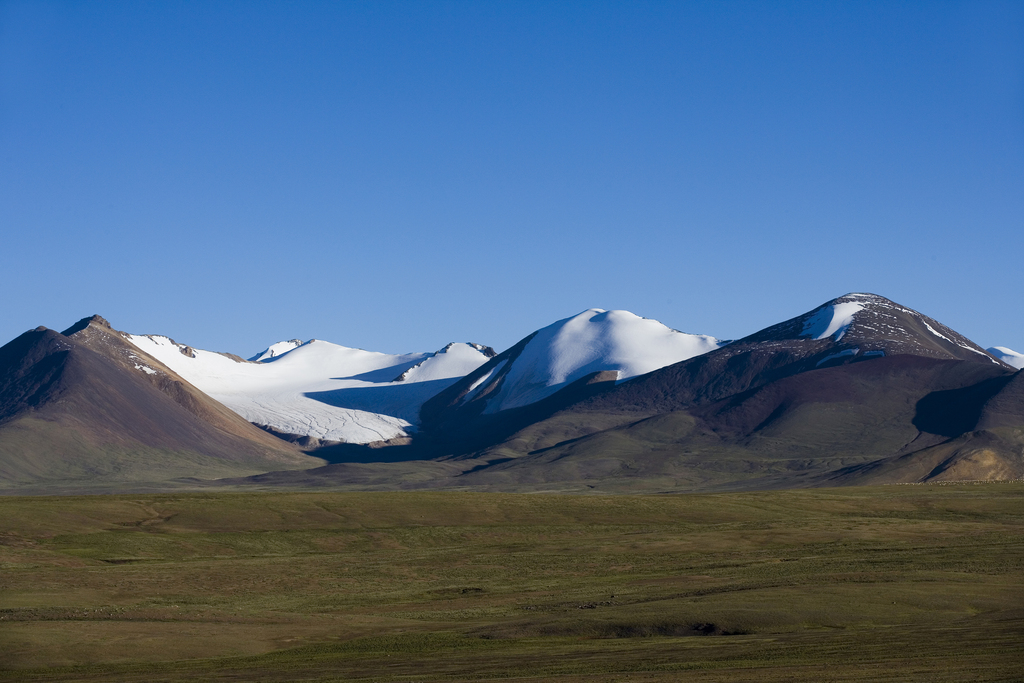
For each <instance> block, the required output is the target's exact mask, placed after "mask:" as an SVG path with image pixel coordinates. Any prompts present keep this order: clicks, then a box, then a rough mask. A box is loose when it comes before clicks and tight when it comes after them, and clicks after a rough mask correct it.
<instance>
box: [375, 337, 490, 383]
mask: <svg viewBox="0 0 1024 683" xmlns="http://www.w3.org/2000/svg"><path fill="white" fill-rule="evenodd" d="M494 356H495V353H494V349H492V348H491V347H489V346H483V345H481V344H471V343H461V342H452V343H451V344H448V346H446V347H444V348H443V349H441V350H440V351H438V352H437V353H434V354H431V355H430V356H429V357H428V358H425V359H423V360H422V361H420V362H419V363H417V364H416V365H414V366H412V367H411V368H409V369H408V370H406V371H405V372H403V373H402V374H401V375H399V376H398V377H397V378H396V379H395V381H396V382H429V381H431V380H435V379H449V378H451V377H464V376H466V375H468V374H469V373H471V372H473V371H474V370H476V369H477V368H478V367H480V366H481V365H483V364H484V363H486V362H487V361H488V360H489V359H491V358H494Z"/></svg>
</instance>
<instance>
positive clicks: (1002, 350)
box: [985, 346, 1024, 370]
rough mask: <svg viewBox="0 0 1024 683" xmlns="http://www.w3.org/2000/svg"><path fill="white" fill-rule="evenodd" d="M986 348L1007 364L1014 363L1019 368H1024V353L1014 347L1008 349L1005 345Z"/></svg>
mask: <svg viewBox="0 0 1024 683" xmlns="http://www.w3.org/2000/svg"><path fill="white" fill-rule="evenodd" d="M985 350H986V351H988V352H989V353H991V354H992V355H993V356H995V357H996V358H998V359H999V360H1001V361H1003V362H1004V363H1006V364H1007V365H1012V366H1013V367H1015V368H1017V369H1018V370H1024V353H1017V352H1016V351H1014V350H1013V349H1008V348H1006V347H1005V346H993V347H992V348H990V349H985Z"/></svg>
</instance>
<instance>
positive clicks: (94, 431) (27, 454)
mask: <svg viewBox="0 0 1024 683" xmlns="http://www.w3.org/2000/svg"><path fill="white" fill-rule="evenodd" d="M321 463H322V461H321V460H319V459H317V458H311V457H309V456H306V455H304V454H302V453H300V452H298V451H297V450H295V449H294V448H293V447H291V446H290V445H288V444H286V443H284V442H282V441H280V440H278V439H276V438H274V437H272V436H270V435H268V434H266V433H264V432H262V431H261V430H259V429H257V428H256V427H254V426H253V425H250V424H249V423H248V422H246V421H245V420H243V419H242V418H240V417H239V416H237V415H235V414H234V413H232V412H231V411H229V410H228V409H226V408H225V407H224V406H222V405H220V404H219V403H217V402H216V401H214V400H212V399H210V398H209V397H208V396H206V395H205V394H203V393H201V392H199V391H198V390H197V389H195V388H194V387H192V386H191V385H190V384H188V383H187V382H185V381H184V380H183V379H181V378H180V377H178V376H177V375H176V374H174V373H173V372H172V371H171V370H169V369H168V368H166V367H165V366H163V365H162V364H161V363H159V362H158V361H157V360H156V359H154V358H152V357H150V356H148V355H147V354H145V353H142V352H141V351H139V350H138V349H136V348H134V347H133V346H131V345H129V344H128V343H127V342H126V341H125V340H124V339H123V338H122V337H121V336H120V333H118V332H116V331H114V330H112V329H111V328H110V326H109V324H107V323H106V321H105V320H103V319H102V318H99V317H98V316H94V317H93V318H89V319H85V320H83V321H80V322H79V323H78V324H76V325H75V326H73V327H71V328H69V329H68V330H66V331H65V333H63V334H61V333H58V332H55V331H53V330H49V329H46V328H37V329H35V330H32V331H30V332H26V333H25V334H23V335H21V336H20V337H18V338H17V339H15V340H13V341H12V342H10V343H8V344H7V345H5V346H3V347H2V348H0V482H2V484H0V485H3V486H5V487H10V486H15V485H19V484H21V485H24V484H49V483H73V482H78V483H83V484H90V483H94V484H100V483H109V482H118V481H158V480H165V479H169V478H174V477H189V476H196V477H215V476H228V475H232V474H234V475H241V474H252V473H256V472H265V471H268V470H280V469H291V468H296V467H311V466H316V465H318V464H321Z"/></svg>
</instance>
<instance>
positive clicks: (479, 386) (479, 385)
mask: <svg viewBox="0 0 1024 683" xmlns="http://www.w3.org/2000/svg"><path fill="white" fill-rule="evenodd" d="M506 363H508V359H507V358H506V359H505V360H503V361H501V362H499V363H498V364H497V365H495V366H494V367H493V368H491V369H490V370H488V371H487V372H486V373H484V374H483V375H481V376H480V377H479V378H478V379H477V380H476V381H474V382H473V383H472V384H471V385H469V391H467V392H466V395H465V396H463V397H462V401H463V402H466V401H469V400H471V399H472V398H473V397H474V396H476V395H477V394H479V393H480V392H481V391H482V390H483V388H484V386H485V385H486V384H487V380H489V379H490V378H491V377H493V376H494V375H495V374H498V373H500V372H501V369H502V368H503V367H505V364H506Z"/></svg>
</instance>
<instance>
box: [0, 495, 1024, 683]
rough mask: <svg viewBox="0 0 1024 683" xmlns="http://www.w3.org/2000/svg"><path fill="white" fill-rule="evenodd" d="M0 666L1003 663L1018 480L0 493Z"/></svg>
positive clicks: (1013, 656) (254, 676) (455, 674)
mask: <svg viewBox="0 0 1024 683" xmlns="http://www.w3.org/2000/svg"><path fill="white" fill-rule="evenodd" d="M0 520H2V521H0V681H3V680H17V681H58V680H119V681H165V680H166V681H173V680H190V681H207V680H230V681H243V680H245V681H249V680H258V681H281V680H360V679H368V680H380V681H426V680H431V681H432V680H456V681H458V680H478V679H488V678H493V679H502V678H505V679H516V678H524V679H530V680H558V681H583V680H587V681H595V680H596V681H625V680H629V681H674V680H693V681H735V680H751V681H753V680H758V681H794V680H808V681H846V680H851V681H852V680H879V681H908V680H921V681H936V680H941V681H958V680H965V681H966V680H970V681H979V680H1020V679H1021V678H1022V676H1024V673H1022V670H1024V669H1022V665H1024V578H1022V577H1024V484H1021V483H993V484H976V485H971V484H962V485H945V486H938V485H928V486H889V487H878V488H849V489H831V490H822V489H818V490H803V491H772V492H763V493H742V494H717V495H681V496H596V495H594V496H586V495H582V496H568V495H537V494H534V495H514V494H491V493H440V492H416V493H347V492H345V493H337V492H335V493H330V492H324V493H200V494H197V493H181V494H160V495H148V494H146V495H130V496H83V497H6V498H0Z"/></svg>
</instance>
